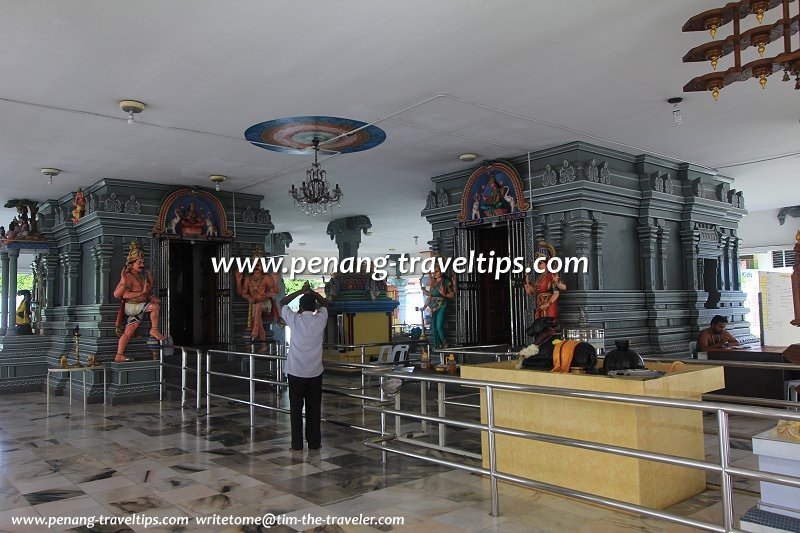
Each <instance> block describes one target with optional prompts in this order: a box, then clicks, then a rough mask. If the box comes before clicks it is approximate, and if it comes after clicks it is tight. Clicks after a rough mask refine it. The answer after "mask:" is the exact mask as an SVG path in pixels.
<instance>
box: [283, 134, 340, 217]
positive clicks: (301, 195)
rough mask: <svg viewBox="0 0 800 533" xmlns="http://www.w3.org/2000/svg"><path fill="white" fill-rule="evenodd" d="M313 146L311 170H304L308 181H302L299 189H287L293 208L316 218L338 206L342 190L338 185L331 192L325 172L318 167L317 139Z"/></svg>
mask: <svg viewBox="0 0 800 533" xmlns="http://www.w3.org/2000/svg"><path fill="white" fill-rule="evenodd" d="M311 142H312V144H313V145H314V164H312V165H311V168H310V169H308V170H306V177H307V180H308V181H304V182H303V183H302V184H301V185H300V188H299V189H298V188H295V186H294V184H292V188H291V189H289V196H291V197H292V199H294V205H295V207H299V208H300V209H302V210H303V212H304V213H305V214H306V215H313V216H317V215H320V214H328V206H330V208H331V210H333V208H334V207H336V206H340V205H341V201H342V189H340V188H339V184H338V183H337V184H336V188H335V189H333V191H331V190H330V189H329V187H330V184H329V183H328V180H327V179H325V171H324V170H322V169H321V168H320V167H319V161H318V159H317V156H318V155H319V138H318V137H314V139H313V140H312V141H311Z"/></svg>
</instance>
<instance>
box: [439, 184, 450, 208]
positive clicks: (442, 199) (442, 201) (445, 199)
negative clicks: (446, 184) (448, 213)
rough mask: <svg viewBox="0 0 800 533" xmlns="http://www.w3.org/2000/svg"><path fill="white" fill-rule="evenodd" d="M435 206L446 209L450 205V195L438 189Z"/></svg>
mask: <svg viewBox="0 0 800 533" xmlns="http://www.w3.org/2000/svg"><path fill="white" fill-rule="evenodd" d="M436 205H437V206H439V207H447V206H448V205H450V195H449V194H447V191H446V190H444V188H441V189H439V194H438V195H437V196H436Z"/></svg>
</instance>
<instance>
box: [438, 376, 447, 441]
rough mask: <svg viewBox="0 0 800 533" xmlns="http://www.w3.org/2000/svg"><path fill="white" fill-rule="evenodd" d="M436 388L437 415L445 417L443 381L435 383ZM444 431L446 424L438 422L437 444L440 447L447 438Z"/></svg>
mask: <svg viewBox="0 0 800 533" xmlns="http://www.w3.org/2000/svg"><path fill="white" fill-rule="evenodd" d="M436 389H437V392H438V393H439V416H440V417H441V418H444V417H445V405H444V396H445V389H444V383H437V384H436ZM446 431H447V425H446V424H439V446H442V447H444V446H445V441H446V440H447V439H446V436H445V433H446Z"/></svg>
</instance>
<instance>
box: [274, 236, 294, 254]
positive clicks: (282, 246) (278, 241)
mask: <svg viewBox="0 0 800 533" xmlns="http://www.w3.org/2000/svg"><path fill="white" fill-rule="evenodd" d="M270 242H271V243H272V249H271V252H272V255H284V254H285V253H286V249H287V248H288V247H289V245H290V244H291V243H292V242H293V240H292V234H291V233H288V232H285V231H284V232H282V233H273V234H272V235H270Z"/></svg>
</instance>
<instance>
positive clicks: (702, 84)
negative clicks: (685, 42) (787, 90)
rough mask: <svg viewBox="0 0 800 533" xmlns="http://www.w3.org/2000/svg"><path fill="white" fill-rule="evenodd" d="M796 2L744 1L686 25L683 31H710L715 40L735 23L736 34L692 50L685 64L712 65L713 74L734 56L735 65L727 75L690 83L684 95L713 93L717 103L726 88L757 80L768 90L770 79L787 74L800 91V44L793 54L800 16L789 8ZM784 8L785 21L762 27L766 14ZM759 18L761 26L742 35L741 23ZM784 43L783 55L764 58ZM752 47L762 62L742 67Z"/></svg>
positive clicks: (705, 12)
mask: <svg viewBox="0 0 800 533" xmlns="http://www.w3.org/2000/svg"><path fill="white" fill-rule="evenodd" d="M793 1H794V0H740V1H739V2H731V3H729V4H726V5H725V7H720V8H716V9H711V10H708V11H704V12H702V13H700V14H699V15H695V16H694V17H692V18H690V19H689V20H688V21H686V24H684V25H683V31H703V30H708V31H709V32H710V34H711V38H712V39H715V38H716V35H717V30H718V29H719V28H721V27H722V26H725V25H726V24H728V23H729V22H731V21H733V34H732V35H729V36H728V37H726V38H725V39H722V40H718V41H711V42H709V43H705V44H702V45H700V46H696V47H694V48H692V49H691V50H689V52H687V54H686V55H685V56H684V57H683V62H684V63H690V62H695V61H709V62H710V63H711V68H712V70H714V71H716V69H717V65H718V63H719V60H720V59H721V58H722V57H724V56H726V55H728V54H730V53H733V62H734V65H733V66H732V67H731V68H729V69H728V70H726V71H724V72H711V73H709V74H705V75H703V76H698V77H696V78H694V79H693V80H691V81H690V82H689V83H687V84H686V85H685V86H684V87H683V90H684V92H691V91H711V95H712V96H713V97H714V100H716V99H717V98H718V97H719V92H720V91H721V90H722V88H723V87H725V86H726V85H730V84H731V83H734V82H737V81H744V80H748V79H750V78H755V79H757V80H758V82H759V83H760V84H761V88H762V89H764V88H766V86H767V77H768V76H770V75H772V74H773V73H774V72H779V71H781V70H782V71H783V81H789V80H790V79H791V76H794V77H795V86H794V88H795V89H796V90H798V91H800V42H799V43H798V45H797V46H795V48H794V50H792V38H793V35H794V34H795V33H797V30H798V24H800V14H797V15H794V16H792V15H790V13H789V4H791V3H792V2H793ZM778 6H781V7H782V8H783V13H782V17H781V18H780V19H779V20H778V21H776V22H775V23H773V24H771V25H770V24H765V25H763V26H762V25H761V23H762V21H763V19H764V13H766V12H767V11H769V10H771V9H773V8H776V7H778ZM750 15H755V18H756V19H757V21H758V25H757V26H755V27H753V28H751V29H749V30H747V31H744V32H742V31H741V27H740V26H741V24H740V21H741V19H745V18H747V17H749V16H750ZM781 40H782V41H783V52H781V53H779V54H778V55H776V56H773V57H764V52H765V51H766V47H767V45H768V44H769V43H771V42H773V41H781ZM749 47H753V48H756V49H757V50H758V53H759V55H760V59H756V60H755V61H750V62H749V63H746V64H744V65H743V64H742V51H744V50H746V49H747V48H749Z"/></svg>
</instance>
